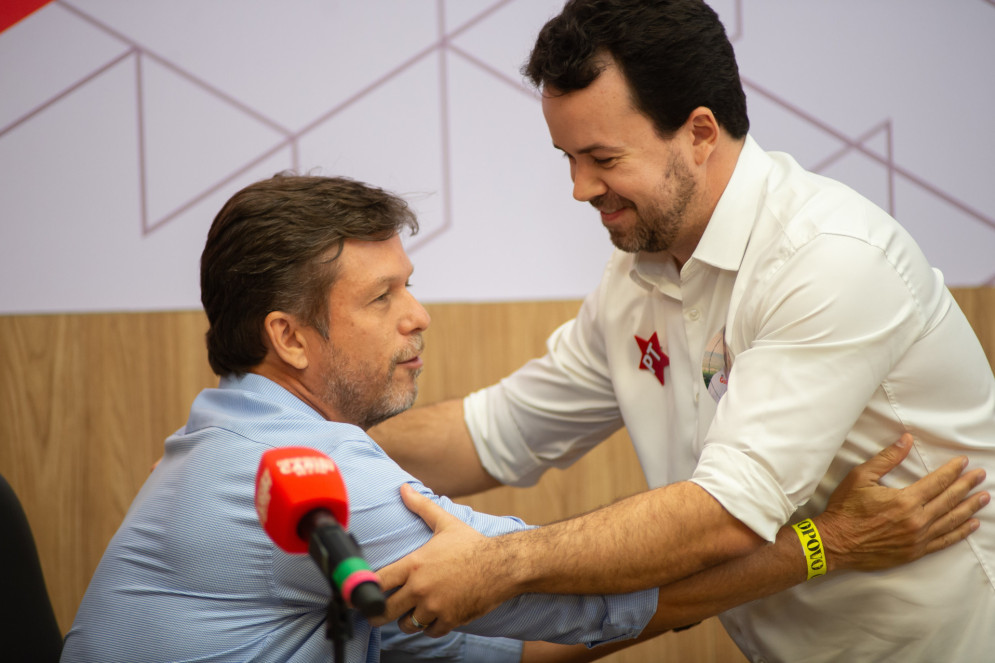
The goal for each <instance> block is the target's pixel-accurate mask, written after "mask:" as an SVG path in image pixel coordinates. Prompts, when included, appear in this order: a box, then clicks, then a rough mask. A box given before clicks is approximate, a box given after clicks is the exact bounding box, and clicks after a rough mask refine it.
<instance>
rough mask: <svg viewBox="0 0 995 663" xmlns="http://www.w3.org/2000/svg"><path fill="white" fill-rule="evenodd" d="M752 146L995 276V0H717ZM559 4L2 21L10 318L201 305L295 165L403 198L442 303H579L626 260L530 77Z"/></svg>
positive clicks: (938, 257) (422, 263) (177, 7)
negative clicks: (273, 183) (222, 235)
mask: <svg viewBox="0 0 995 663" xmlns="http://www.w3.org/2000/svg"><path fill="white" fill-rule="evenodd" d="M711 4H712V6H713V7H714V8H715V9H716V10H717V11H718V12H719V14H720V15H721V17H722V19H723V22H724V23H725V25H726V29H727V31H728V33H729V35H730V37H731V39H732V40H733V43H734V46H735V48H736V53H737V56H738V58H739V62H740V69H741V74H742V77H743V81H744V85H745V87H746V91H747V97H748V104H749V111H750V117H751V121H752V133H753V135H754V136H755V137H756V138H757V139H758V141H759V142H760V143H761V145H763V146H764V147H765V148H767V149H776V150H785V151H788V152H791V153H793V154H794V155H795V156H796V157H797V158H798V159H799V161H801V162H802V164H803V165H805V166H806V167H808V168H810V169H813V170H816V171H819V172H822V173H825V174H827V175H830V176H833V177H836V178H838V179H841V180H843V181H845V182H847V183H848V184H850V185H851V186H853V187H854V188H856V189H857V190H859V191H861V192H862V193H864V194H865V195H866V196H868V197H870V198H871V199H873V200H875V201H876V202H877V203H879V204H880V205H881V206H883V207H884V208H886V209H888V210H890V211H891V212H892V213H893V214H894V215H895V216H896V217H897V218H898V219H899V220H900V221H901V222H902V223H903V224H904V225H905V226H906V227H907V228H909V230H910V231H911V232H912V234H913V235H914V236H915V237H916V238H917V239H918V241H919V242H920V244H921V245H922V246H923V248H924V250H925V252H926V254H927V255H928V256H929V257H930V259H931V260H932V261H933V263H934V265H936V266H937V267H939V268H940V269H942V270H943V272H944V274H945V275H946V278H947V281H948V283H949V284H951V285H955V286H969V285H981V284H988V285H995V186H993V184H992V174H993V171H995V169H993V167H992V165H991V159H992V155H993V154H995V129H993V123H992V120H991V114H992V109H993V106H995V74H993V73H992V69H991V68H992V63H995V0H943V1H942V2H941V1H940V0H834V1H833V2H812V1H809V2H802V1H799V0H749V2H747V1H746V0H714V1H713V2H712V3H711ZM561 5H562V1H561V0H366V1H364V2H359V1H358V0H281V1H280V2H273V1H271V0H142V1H140V2H139V1H135V0H55V1H54V2H50V3H47V4H45V5H44V6H43V7H42V8H41V9H39V10H38V11H37V12H35V13H33V14H31V15H30V16H28V17H27V18H25V19H23V20H21V21H18V22H16V23H15V24H14V25H12V26H11V27H9V28H7V29H6V30H4V31H3V32H0V313H29V312H57V311H58V312H75V311H118V310H170V309H189V308H199V306H200V303H199V291H198V260H199V257H200V251H201V248H202V245H203V240H204V237H205V234H206V231H207V228H208V226H209V225H210V222H211V220H212V218H213V216H214V214H215V212H216V211H217V210H218V209H219V208H220V206H221V205H222V203H223V202H224V201H225V200H226V199H227V198H228V197H229V196H230V195H231V194H232V193H234V192H235V191H236V190H237V189H239V188H241V187H242V186H244V185H246V184H248V183H249V182H251V181H254V180H257V179H260V178H263V177H268V176H270V175H272V174H273V173H275V172H277V171H280V170H284V169H295V170H298V171H302V172H314V173H320V174H328V175H332V174H342V175H348V176H351V177H355V178H358V179H362V180H366V181H369V182H373V183H375V184H378V185H381V186H384V187H386V188H388V189H391V190H393V191H396V192H398V193H402V194H405V196H406V197H407V198H408V199H409V200H410V201H411V202H412V204H413V206H414V207H415V209H416V210H417V212H418V214H419V217H420V220H421V224H422V232H421V233H420V234H419V235H417V236H416V237H414V238H411V239H410V240H409V241H408V242H407V244H408V248H409V251H410V253H411V256H412V259H413V260H414V262H415V267H416V271H415V277H414V279H413V283H414V286H415V293H416V294H417V295H418V296H419V297H420V298H421V299H423V300H424V301H428V302H438V301H479V300H490V301H493V300H528V299H560V298H578V297H581V296H583V295H584V294H585V293H586V292H587V291H588V290H590V289H591V288H593V287H594V285H595V284H596V282H597V280H598V278H599V276H600V272H601V269H602V267H603V265H604V263H605V261H606V259H607V258H608V254H609V253H610V244H609V242H608V240H607V234H606V232H605V231H604V230H603V229H602V228H601V226H600V224H599V222H598V218H597V215H596V213H595V212H594V211H593V210H592V209H591V208H590V207H589V206H587V205H582V204H580V203H577V202H575V201H573V200H572V199H571V197H570V191H571V187H570V183H569V177H568V172H567V165H566V162H565V161H564V160H563V158H562V157H561V156H560V155H559V154H558V153H557V152H556V151H555V150H554V149H553V148H552V147H551V145H550V140H549V137H548V135H547V133H546V128H545V124H544V122H543V120H542V115H541V112H540V108H539V103H538V100H537V97H536V96H535V94H534V93H533V91H532V90H531V89H530V88H529V87H528V86H527V85H526V84H525V83H524V82H523V80H522V77H521V75H520V74H519V68H520V66H521V64H522V63H523V61H524V60H525V58H526V56H527V54H528V51H529V48H530V46H531V44H532V41H533V39H534V37H535V34H536V33H537V31H538V30H539V28H540V27H541V26H542V24H543V23H544V22H545V20H546V19H547V18H548V17H549V16H551V15H553V14H555V13H556V12H557V11H558V9H559V8H560V6H561Z"/></svg>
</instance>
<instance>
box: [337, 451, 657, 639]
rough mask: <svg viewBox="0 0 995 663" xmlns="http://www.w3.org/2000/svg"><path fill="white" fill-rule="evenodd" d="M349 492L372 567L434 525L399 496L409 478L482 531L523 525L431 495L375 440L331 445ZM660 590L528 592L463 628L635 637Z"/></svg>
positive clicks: (414, 543) (518, 634) (425, 536)
mask: <svg viewBox="0 0 995 663" xmlns="http://www.w3.org/2000/svg"><path fill="white" fill-rule="evenodd" d="M329 455H330V456H331V457H332V458H334V459H335V462H336V463H337V464H338V465H339V468H340V470H341V472H342V476H343V478H344V479H345V483H346V488H347V490H348V493H349V503H350V520H349V531H350V532H351V533H352V534H353V535H354V536H355V537H356V539H357V541H358V542H359V544H360V546H361V547H362V551H363V555H364V558H365V559H366V560H367V562H368V563H369V564H370V566H371V567H373V568H374V569H379V568H381V567H383V566H386V565H387V564H390V563H391V562H394V561H396V560H398V559H400V558H401V557H403V556H404V555H406V554H408V553H410V552H412V551H414V550H415V549H417V548H419V547H420V546H422V545H423V544H424V543H426V542H427V541H428V540H429V539H430V538H431V537H432V531H431V529H430V528H429V527H428V525H426V524H425V523H424V521H422V520H421V518H419V517H418V516H416V515H415V514H413V513H411V512H410V511H409V510H408V509H407V507H405V506H404V503H403V502H402V501H401V497H400V487H401V485H402V484H403V483H410V484H411V485H413V486H414V487H415V489H416V490H418V491H419V492H421V493H422V494H424V495H427V496H429V497H430V498H431V499H432V500H434V501H435V502H436V503H437V504H438V505H439V506H441V507H442V508H443V509H445V510H446V511H447V512H449V513H451V514H453V515H455V516H456V517H457V518H459V519H460V520H462V521H463V522H465V523H467V524H469V525H470V526H471V527H473V528H474V529H476V530H477V531H479V532H481V533H483V534H485V535H487V536H498V535H501V534H506V533H509V532H514V531H518V530H522V529H526V528H527V527H528V526H527V525H526V524H525V523H523V522H522V521H521V520H519V519H518V518H513V517H507V516H506V517H499V516H491V515H488V514H483V513H479V512H476V511H473V510H472V509H470V508H469V507H467V506H464V505H460V504H456V503H454V502H452V501H451V500H449V499H448V498H446V497H439V496H437V495H435V494H433V493H432V492H431V491H430V490H429V489H428V488H427V487H426V486H424V485H423V484H421V483H420V482H418V481H417V480H416V479H415V478H414V477H412V476H411V475H409V474H407V473H406V472H404V470H402V469H401V468H400V467H399V466H398V465H397V464H396V463H394V462H393V461H392V460H391V459H390V458H388V457H387V455H386V454H385V453H384V452H383V450H381V449H380V447H379V446H377V445H376V443H375V442H373V440H371V439H369V438H366V439H364V440H355V441H351V442H348V443H344V444H339V445H338V446H337V447H335V448H334V449H331V450H330V453H329ZM656 603H657V590H655V589H653V590H648V591H644V592H636V593H632V594H619V595H612V596H578V595H551V594H526V595H523V596H519V597H517V598H515V599H512V600H510V601H507V602H505V603H504V604H502V605H501V606H499V607H498V608H497V609H495V610H494V611H492V612H491V613H489V614H488V615H486V616H484V617H482V618H481V619H479V620H477V621H474V622H471V623H470V624H468V625H466V626H464V627H462V628H461V630H462V631H465V632H468V633H475V634H477V635H485V636H506V637H512V638H516V639H520V640H548V641H550V642H561V643H579V642H582V643H587V644H592V645H593V644H597V643H601V642H608V641H611V640H616V639H627V638H631V637H635V636H636V635H638V634H639V633H640V632H641V631H642V629H643V628H644V627H645V625H646V623H647V622H648V621H649V619H650V617H652V615H653V614H654V612H655V611H656Z"/></svg>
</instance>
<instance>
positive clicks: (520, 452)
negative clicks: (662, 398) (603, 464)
mask: <svg viewBox="0 0 995 663" xmlns="http://www.w3.org/2000/svg"><path fill="white" fill-rule="evenodd" d="M602 296H603V295H602V293H601V291H600V289H599V290H595V291H594V292H592V293H591V294H590V295H589V296H588V297H587V299H585V301H584V303H583V305H582V306H581V310H580V312H579V313H578V315H577V317H576V318H575V319H573V320H570V321H569V322H567V323H565V324H563V325H562V326H560V327H559V328H558V329H557V330H556V331H555V332H553V334H552V335H550V337H549V339H548V340H547V342H546V350H547V351H546V354H545V355H544V356H543V357H541V358H538V359H534V360H532V361H530V362H528V363H527V364H526V365H525V366H523V367H522V368H520V369H519V370H517V371H515V372H514V373H513V374H511V375H510V376H508V377H507V378H505V379H503V380H501V381H500V382H499V383H497V384H495V385H493V386H491V387H488V388H486V389H483V390H480V391H478V392H475V393H473V394H470V395H469V396H467V397H466V399H465V400H464V401H463V413H464V418H465V421H466V424H467V427H468V429H469V431H470V435H471V437H472V438H473V442H474V445H475V446H476V449H477V454H478V455H479V456H480V460H481V463H482V464H483V466H484V468H485V469H486V470H487V471H488V472H489V473H490V474H491V475H492V476H493V477H494V478H496V479H498V480H499V481H501V482H502V483H505V484H508V485H514V486H530V485H533V484H534V483H535V482H536V481H538V480H539V477H540V476H541V475H542V473H543V472H545V471H546V470H547V469H549V468H550V467H558V468H564V467H568V466H569V465H571V464H572V463H574V462H575V461H577V460H578V459H579V458H580V457H581V456H583V455H584V453H586V452H587V451H588V450H589V449H591V448H592V447H594V446H595V445H597V444H598V443H599V442H601V441H603V440H605V439H607V438H608V437H609V436H610V435H611V434H612V433H614V432H615V431H617V430H618V429H620V428H621V427H622V416H621V413H620V411H619V407H618V401H617V400H616V397H615V391H614V388H613V387H612V382H611V377H610V374H609V369H608V360H607V357H606V355H605V352H604V336H603V333H602V330H601V327H600V325H601V322H600V320H599V315H598V308H599V299H600V297H602Z"/></svg>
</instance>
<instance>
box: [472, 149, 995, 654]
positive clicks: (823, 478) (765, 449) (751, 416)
mask: <svg viewBox="0 0 995 663" xmlns="http://www.w3.org/2000/svg"><path fill="white" fill-rule="evenodd" d="M654 337H655V340H654ZM664 355H665V357H664ZM661 369H662V370H661ZM464 411H465V416H466V421H467V424H468V426H469V428H470V431H471V434H472V436H473V437H474V440H475V443H476V446H477V451H478V453H479V454H480V457H481V460H482V462H483V463H484V466H485V467H486V468H487V470H488V471H489V472H491V473H492V474H493V475H494V476H495V477H497V478H498V479H500V480H502V481H505V482H507V483H512V484H518V485H524V484H530V483H533V482H534V481H535V480H536V479H537V478H538V476H539V475H540V474H541V473H542V472H543V471H545V469H547V468H548V467H549V466H560V467H562V466H565V465H569V464H570V463H572V462H573V461H575V460H576V459H577V458H578V457H579V456H580V455H582V454H583V453H584V452H585V451H587V450H588V449H589V448H591V447H592V446H593V445H595V444H597V443H598V442H600V441H602V440H603V439H605V438H606V437H607V436H608V435H609V434H611V432H613V431H614V430H616V429H617V428H619V427H620V426H622V425H625V426H626V428H627V430H628V432H629V435H630V437H631V438H632V441H633V444H634V446H635V449H636V452H637V455H638V457H639V460H640V462H641V464H642V467H643V470H644V472H645V474H646V478H647V481H648V483H649V485H650V486H651V487H655V486H660V485H664V484H668V483H672V482H675V481H681V480H687V479H690V480H692V481H694V482H695V483H697V484H699V485H700V486H702V487H703V488H704V489H705V490H707V491H708V492H709V493H710V494H711V495H713V496H714V497H715V498H716V499H717V500H718V501H719V502H720V503H721V504H722V505H723V506H724V507H725V508H726V509H727V510H728V511H729V512H730V513H731V514H732V515H734V516H735V517H736V518H738V519H740V520H741V521H742V522H743V523H745V524H746V525H748V526H749V527H750V528H752V529H753V530H754V531H755V532H757V534H759V535H760V536H762V537H764V538H765V539H767V540H773V538H774V536H775V534H776V532H777V530H778V529H779V528H780V527H781V526H782V525H784V524H785V523H787V522H794V521H797V520H800V519H802V518H805V517H808V516H810V515H814V514H816V513H819V512H820V511H821V510H822V509H823V508H824V507H825V504H826V500H827V498H828V496H829V494H830V493H831V492H832V490H833V488H835V486H836V485H837V484H838V483H839V481H840V480H841V479H842V478H843V477H844V476H845V475H846V473H847V472H848V471H849V470H850V469H851V468H853V467H854V466H855V465H856V464H858V463H860V462H863V461H864V460H866V459H868V458H870V457H871V456H872V455H873V454H875V453H876V452H877V451H879V450H880V449H881V448H882V447H883V446H885V445H887V444H888V443H891V442H893V441H895V440H896V439H897V438H898V437H899V436H900V435H901V433H903V432H909V433H911V434H912V435H913V436H914V437H915V447H914V449H913V451H912V452H911V454H910V457H909V458H908V459H907V460H906V461H905V462H904V463H903V464H902V465H901V466H900V467H899V468H898V469H896V470H895V471H893V472H892V473H891V474H889V475H888V476H887V477H886V479H885V483H887V484H889V485H894V486H904V485H908V484H909V483H911V482H913V481H915V480H916V479H918V478H920V477H922V476H924V475H925V474H926V473H928V472H930V471H932V470H935V469H936V468H938V467H939V466H940V465H942V464H943V463H944V462H945V461H947V460H949V459H950V458H952V457H954V456H956V455H960V454H966V455H967V456H968V457H969V458H970V460H971V463H972V465H973V466H975V467H978V466H981V467H985V468H987V469H988V475H989V478H988V479H986V483H985V484H984V485H983V487H984V488H986V489H988V490H993V489H995V378H993V376H992V371H991V367H990V365H989V363H988V360H987V359H986V357H985V355H984V353H983V351H982V349H981V346H980V344H979V343H978V340H977V338H976V336H975V335H974V333H973V331H972V330H971V327H970V325H969V324H968V322H967V320H966V319H965V318H964V316H963V314H962V313H961V311H960V309H959V308H958V306H957V305H956V303H955V302H954V300H953V298H952V297H951V295H950V293H949V291H948V290H947V289H946V288H945V287H944V284H943V280H942V276H941V275H940V274H939V272H937V271H936V270H933V269H932V268H930V267H929V265H928V263H927V261H926V259H925V257H924V256H923V255H922V252H921V251H920V250H919V248H918V246H917V245H916V244H915V242H914V241H913V240H912V239H911V237H910V236H909V235H908V234H907V233H906V232H905V230H903V229H902V227H901V226H900V225H899V224H898V223H897V222H896V221H895V220H894V219H892V218H891V217H890V216H888V215H887V214H886V213H885V212H883V211H882V210H880V209H879V208H877V207H876V206H875V205H873V204H872V203H870V202H869V201H867V200H866V199H864V198H862V197H861V196H859V195H858V194H857V193H855V192H854V191H852V190H851V189H849V188H847V187H845V186H844V185H842V184H839V183H838V182H834V181H832V180H829V179H827V178H824V177H821V176H818V175H814V174H812V173H808V172H806V171H804V170H803V169H802V168H801V167H800V166H798V164H797V163H795V161H794V160H793V159H791V158H790V157H789V156H787V155H784V154H778V153H769V154H768V153H765V152H764V151H763V150H761V149H760V147H759V146H758V145H757V144H756V143H755V142H754V141H753V139H752V138H749V137H748V138H747V139H746V143H745V145H744V148H743V151H742V153H741V155H740V158H739V162H738V164H737V166H736V170H735V172H734V174H733V176H732V178H731V180H730V182H729V184H728V186H727V188H726V190H725V192H724V193H723V195H722V197H721V199H720V201H719V203H718V206H717V207H716V210H715V212H714V214H713V216H712V218H711V220H710V221H709V224H708V227H707V229H706V231H705V234H704V236H703V237H702V239H701V241H700V242H699V244H698V246H697V248H696V249H695V252H694V254H693V255H692V257H691V259H690V260H689V261H688V262H687V263H686V264H685V265H684V266H683V268H682V269H680V270H679V271H678V269H677V267H676V264H675V263H674V261H673V259H672V258H671V257H670V256H669V255H668V254H665V253H661V254H636V255H633V254H626V253H622V252H619V251H616V252H615V253H614V255H613V256H612V258H611V260H610V261H609V263H608V266H607V268H606V270H605V273H604V276H603V278H602V281H601V284H600V285H599V287H598V289H597V290H596V291H594V292H593V293H591V294H590V295H589V296H588V297H587V299H586V300H585V302H584V304H583V306H582V308H581V310H580V312H579V314H578V316H577V318H576V319H575V320H572V321H570V322H568V323H566V324H565V325H563V326H562V327H561V328H560V329H558V330H557V331H556V332H554V334H553V335H552V336H551V337H550V339H549V342H548V353H547V355H546V356H544V357H542V358H541V359H537V360H534V361H532V362H530V363H529V364H527V365H526V366H525V367H523V368H522V369H520V370H519V371H517V372H516V373H514V374H513V375H511V376H510V377H508V378H506V379H505V380H503V381H502V382H501V383H499V384H498V385H495V386H493V387H491V388H489V389H486V390H483V391H481V392H477V393H476V394H473V395H471V396H469V397H468V398H467V399H466V401H465V404H464ZM980 517H981V519H982V521H983V523H982V527H981V529H980V530H979V531H978V532H976V533H975V534H973V535H972V536H971V537H970V539H969V541H968V542H967V543H963V544H960V545H956V546H953V547H952V548H950V549H948V550H946V551H943V552H941V553H938V554H935V555H931V556H929V557H927V558H924V559H922V560H920V561H918V562H916V563H914V564H910V565H907V566H904V567H900V568H897V569H893V570H890V571H886V572H880V573H873V574H868V573H845V572H844V573H836V574H832V575H830V576H826V577H822V578H818V579H815V580H812V581H809V582H807V583H805V584H803V585H799V586H797V587H795V588H793V589H791V590H789V591H786V592H782V593H780V594H777V595H775V596H772V597H770V598H767V599H764V600H761V601H754V602H751V603H748V604H746V605H744V606H741V607H739V608H736V609H734V610H731V611H729V612H728V613H726V614H725V615H723V617H722V618H723V622H724V623H725V625H726V627H727V629H728V630H729V632H730V634H731V635H732V636H733V638H734V639H735V640H736V641H737V643H738V644H739V646H740V648H741V649H743V651H744V652H745V653H746V654H747V655H748V656H749V657H750V658H751V659H753V660H757V661H765V660H766V661H775V660H778V661H793V662H794V661H829V660H853V661H856V660H861V661H863V660H874V661H881V660H902V661H913V660H914V661H981V660H986V657H990V656H992V652H993V651H995V511H993V510H992V509H985V510H983V511H982V512H981V513H980ZM926 633H929V634H930V635H929V636H928V637H925V634H926Z"/></svg>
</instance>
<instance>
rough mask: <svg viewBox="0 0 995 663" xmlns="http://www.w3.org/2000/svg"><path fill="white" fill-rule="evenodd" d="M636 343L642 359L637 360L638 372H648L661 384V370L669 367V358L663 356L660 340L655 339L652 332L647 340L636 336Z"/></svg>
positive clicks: (655, 336)
mask: <svg viewBox="0 0 995 663" xmlns="http://www.w3.org/2000/svg"><path fill="white" fill-rule="evenodd" d="M636 343H637V344H638V345H639V352H641V353H642V357H640V359H639V370H641V371H650V372H651V373H653V375H655V376H656V379H657V380H659V381H660V384H663V369H664V368H666V367H667V366H670V357H668V356H667V355H666V354H664V352H663V349H662V348H661V347H660V339H659V338H657V335H656V332H653V335H652V336H650V337H649V340H645V339H641V338H639V337H638V336H636Z"/></svg>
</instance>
